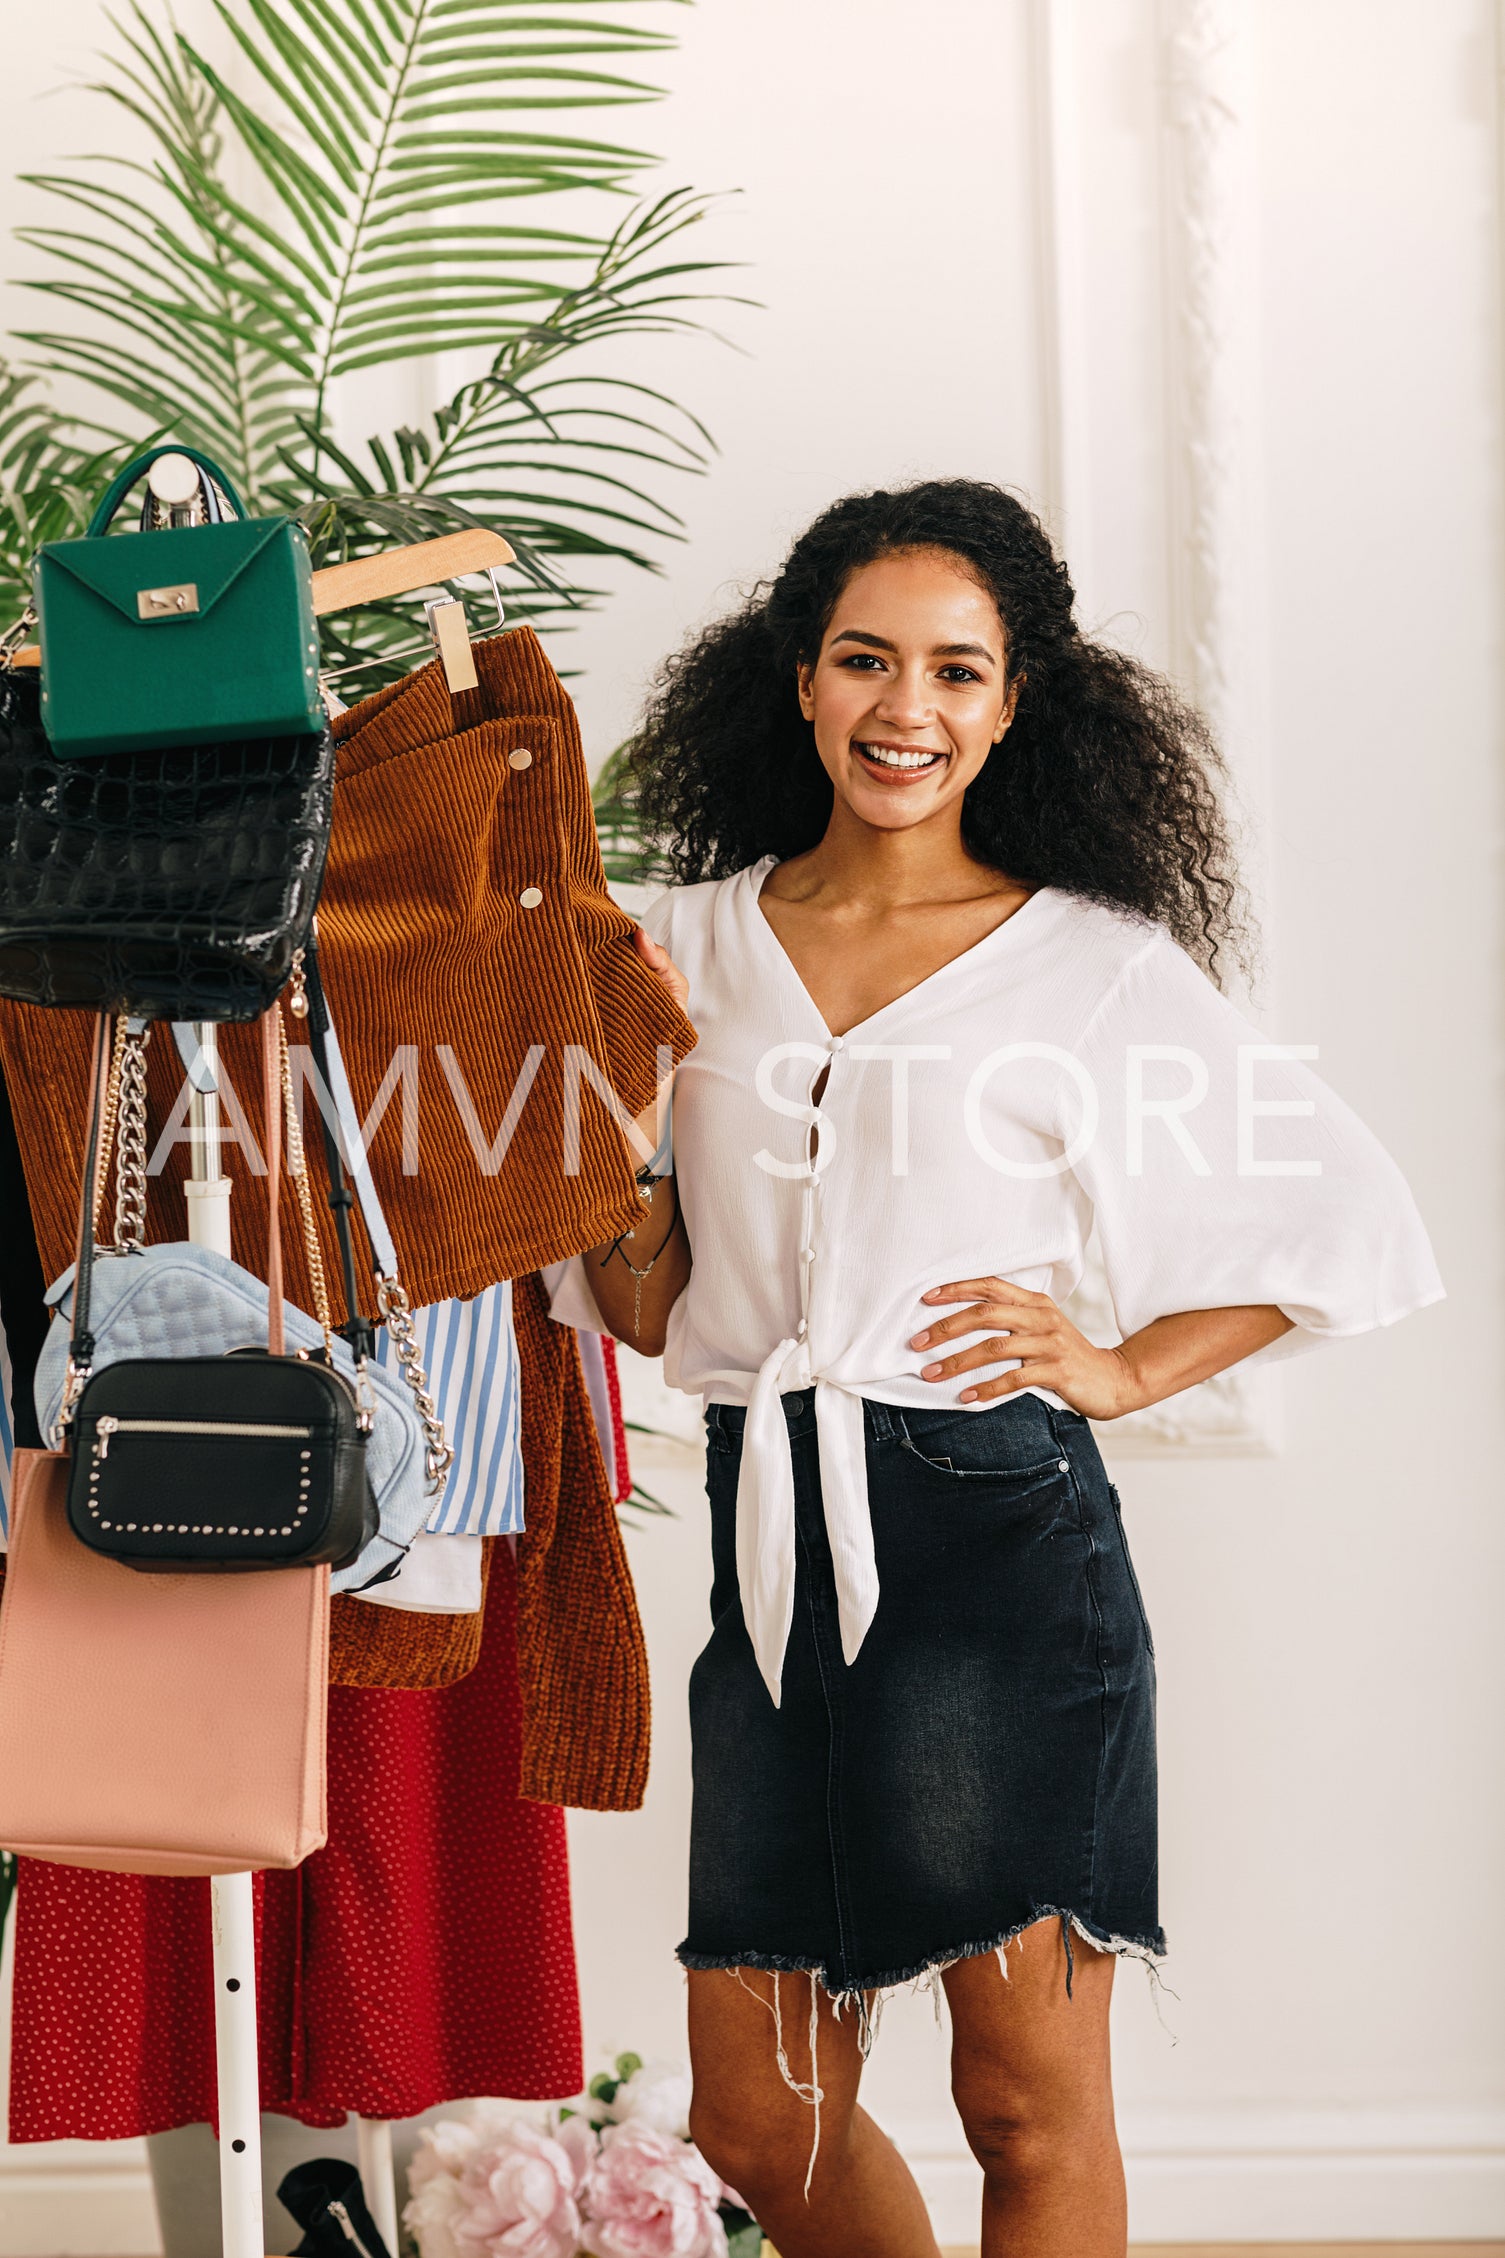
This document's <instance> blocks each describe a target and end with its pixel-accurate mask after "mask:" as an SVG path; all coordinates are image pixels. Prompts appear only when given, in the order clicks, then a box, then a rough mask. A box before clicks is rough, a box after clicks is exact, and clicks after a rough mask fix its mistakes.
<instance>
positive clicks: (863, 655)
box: [836, 651, 883, 674]
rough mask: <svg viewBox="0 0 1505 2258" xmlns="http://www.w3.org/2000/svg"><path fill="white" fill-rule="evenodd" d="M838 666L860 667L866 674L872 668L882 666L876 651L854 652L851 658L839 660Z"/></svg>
mask: <svg viewBox="0 0 1505 2258" xmlns="http://www.w3.org/2000/svg"><path fill="white" fill-rule="evenodd" d="M836 663H837V665H838V666H850V667H860V668H861V669H862V671H863V673H864V674H865V673H866V672H867V671H868V669H869V668H870V667H875V666H882V664H883V661H882V659H880V658H879V656H878V654H877V652H876V651H853V653H852V654H851V656H850V658H845V659H838V660H837V662H836Z"/></svg>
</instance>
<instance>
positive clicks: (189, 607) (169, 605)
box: [136, 580, 199, 619]
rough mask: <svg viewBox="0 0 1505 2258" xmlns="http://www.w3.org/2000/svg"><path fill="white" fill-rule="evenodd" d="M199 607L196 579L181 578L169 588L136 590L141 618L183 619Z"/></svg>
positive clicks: (138, 614) (137, 608)
mask: <svg viewBox="0 0 1505 2258" xmlns="http://www.w3.org/2000/svg"><path fill="white" fill-rule="evenodd" d="M198 608H199V589H198V582H197V581H196V580H179V581H175V582H174V583H173V584H172V585H171V586H170V587H167V588H140V589H138V590H137V592H136V612H137V616H138V617H139V618H141V619H181V618H182V617H183V616H184V615H185V614H186V613H188V612H196V611H197V610H198Z"/></svg>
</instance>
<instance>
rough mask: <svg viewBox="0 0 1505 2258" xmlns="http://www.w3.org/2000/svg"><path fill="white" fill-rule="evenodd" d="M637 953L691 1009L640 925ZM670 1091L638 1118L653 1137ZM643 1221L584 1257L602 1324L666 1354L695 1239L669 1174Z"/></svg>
mask: <svg viewBox="0 0 1505 2258" xmlns="http://www.w3.org/2000/svg"><path fill="white" fill-rule="evenodd" d="M634 938H635V940H636V943H637V949H638V954H639V955H640V956H641V957H642V959H643V961H644V963H645V964H646V965H647V966H648V968H649V970H650V971H651V972H654V973H656V974H657V976H658V978H659V979H660V980H661V981H662V982H663V984H664V986H665V987H666V988H667V989H668V991H669V993H670V995H671V996H672V997H673V998H674V1001H675V1002H676V1003H677V1004H678V1005H679V1008H680V1010H681V1011H683V1012H686V1013H688V1011H689V1008H690V1003H689V998H690V984H689V982H688V981H687V980H686V978H685V976H684V974H683V973H682V972H681V971H680V969H679V967H678V965H677V964H676V963H675V962H674V960H673V958H672V957H671V956H670V954H669V952H668V950H667V949H665V948H661V947H660V946H659V944H658V942H657V941H655V940H654V939H653V938H652V937H651V935H649V934H647V933H645V932H644V930H643V928H642V926H641V925H640V926H639V927H638V929H637V933H636V935H635V936H634ZM666 1095H667V1092H666V1091H665V1090H660V1092H659V1094H658V1097H657V1099H656V1100H655V1102H654V1104H653V1105H651V1106H650V1107H649V1108H648V1109H647V1111H646V1112H645V1113H643V1114H640V1115H639V1117H638V1122H637V1127H638V1129H639V1131H640V1132H641V1134H642V1136H643V1137H644V1138H645V1139H646V1140H647V1141H648V1142H649V1143H650V1144H652V1143H654V1142H655V1141H656V1140H657V1138H658V1135H659V1127H660V1119H661V1116H662V1111H663V1103H664V1099H665V1096H666ZM645 1189H646V1190H647V1191H648V1192H649V1194H650V1198H649V1200H648V1201H647V1202H645V1205H644V1209H643V1216H642V1220H641V1221H640V1222H639V1223H638V1224H636V1225H635V1226H634V1228H633V1229H632V1230H631V1231H630V1232H627V1233H625V1234H624V1235H623V1236H622V1237H621V1238H619V1239H612V1240H609V1241H608V1242H607V1244H606V1245H605V1246H600V1247H592V1248H591V1250H590V1251H589V1253H588V1254H586V1255H584V1256H582V1257H581V1260H582V1263H583V1266H584V1270H585V1275H586V1277H587V1278H588V1280H589V1281H590V1288H591V1292H592V1293H593V1294H594V1296H595V1300H596V1307H597V1309H599V1311H600V1312H601V1317H602V1321H603V1323H604V1324H605V1325H606V1327H607V1328H608V1330H609V1331H610V1332H612V1333H613V1334H615V1336H616V1338H617V1339H618V1340H619V1341H625V1342H626V1344H627V1346H628V1347H629V1348H632V1349H636V1350H638V1352H639V1353H640V1354H641V1355H643V1356H662V1355H663V1353H664V1337H665V1334H666V1332H667V1329H668V1324H669V1312H670V1310H671V1309H672V1308H673V1307H674V1304H675V1303H676V1302H677V1301H678V1299H679V1297H680V1295H681V1294H682V1293H683V1292H684V1290H685V1287H686V1285H687V1284H688V1283H689V1278H690V1263H691V1254H690V1241H689V1237H688V1235H687V1233H686V1231H685V1225H684V1217H683V1216H682V1215H681V1214H680V1212H679V1190H678V1187H677V1185H676V1184H675V1181H674V1178H673V1177H672V1176H661V1177H658V1178H656V1179H655V1180H654V1181H653V1183H652V1184H651V1185H649V1186H646V1187H645Z"/></svg>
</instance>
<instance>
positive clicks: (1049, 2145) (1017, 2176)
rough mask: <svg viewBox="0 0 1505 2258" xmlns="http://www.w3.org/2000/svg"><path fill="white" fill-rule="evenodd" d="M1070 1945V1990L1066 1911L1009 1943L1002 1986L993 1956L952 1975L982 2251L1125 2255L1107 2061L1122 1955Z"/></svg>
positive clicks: (957, 2073)
mask: <svg viewBox="0 0 1505 2258" xmlns="http://www.w3.org/2000/svg"><path fill="white" fill-rule="evenodd" d="M1071 1950H1072V1959H1073V1962H1074V1968H1073V1974H1072V1980H1071V1992H1072V1996H1071V1998H1070V1999H1068V1998H1067V1997H1066V1948H1065V1943H1064V1941H1063V1938H1062V1934H1061V1923H1060V1921H1059V1920H1057V1919H1050V1920H1045V1921H1038V1922H1036V1923H1035V1924H1034V1926H1033V1927H1031V1928H1028V1929H1026V1930H1025V1931H1024V1933H1023V1935H1022V1936H1021V1937H1018V1938H1016V1939H1015V1941H1014V1943H1013V1944H1011V1945H1010V1946H1009V1948H1008V1954H1007V1959H1008V1978H1007V1981H1005V1978H1004V1974H1003V1970H1002V1969H1001V1968H1000V1966H999V1963H998V1955H997V1954H996V1953H992V1952H984V1953H980V1954H979V1955H978V1956H977V1957H976V1958H975V1959H972V1960H959V1961H958V1962H957V1963H956V1965H955V1966H954V1967H952V1968H948V1969H947V1971H946V1974H945V1977H944V1979H943V1981H944V1983H945V1986H946V1997H947V1999H948V2000H949V2002H950V2005H951V2025H952V2046H951V2090H952V2092H953V2094H954V2095H955V2097H956V2105H957V2108H958V2110H959V2111H960V2112H961V2119H962V2124H963V2126H964V2127H965V2129H966V2135H967V2141H968V2145H969V2146H970V2148H971V2150H972V2153H973V2155H974V2156H975V2157H976V2158H977V2161H978V2162H979V2164H981V2166H982V2168H983V2173H984V2182H983V2204H982V2258H1022V2253H1024V2252H1026V2251H1027V2252H1028V2253H1029V2258H1124V2251H1125V2248H1126V2246H1127V2239H1128V2224H1127V2217H1126V2211H1125V2203H1124V2173H1123V2161H1122V2158H1121V2157H1120V2155H1119V2152H1118V2135H1117V2133H1116V2131H1115V2130H1114V2124H1113V2088H1112V2082H1111V2076H1110V2069H1109V2057H1108V2002H1109V2000H1110V1998H1111V1996H1112V1992H1113V1955H1112V1953H1109V1952H1098V1951H1096V1950H1094V1948H1093V1947H1092V1946H1090V1945H1087V1944H1084V1943H1083V1942H1082V1941H1081V1939H1080V1938H1079V1937H1076V1936H1073V1938H1072V1940H1071ZM914 2247H915V2248H916V2249H917V2250H918V2249H920V2248H922V2247H926V2246H924V2245H921V2244H918V2243H917V2244H916V2245H915V2246H914Z"/></svg>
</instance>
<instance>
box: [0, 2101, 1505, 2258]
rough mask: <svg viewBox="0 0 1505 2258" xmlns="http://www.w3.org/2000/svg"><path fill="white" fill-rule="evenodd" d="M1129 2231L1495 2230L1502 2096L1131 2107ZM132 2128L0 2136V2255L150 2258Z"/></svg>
mask: <svg viewBox="0 0 1505 2258" xmlns="http://www.w3.org/2000/svg"><path fill="white" fill-rule="evenodd" d="M888 2130H889V2131H890V2132H891V2133H892V2134H893V2135H894V2138H895V2139H896V2140H897V2141H898V2143H899V2146H900V2148H901V2149H902V2150H903V2152H904V2154H905V2156H906V2157H907V2158H908V2160H909V2162H910V2164H911V2165H912V2166H913V2168H914V2170H915V2172H916V2175H917V2177H918V2178H919V2181H920V2185H921V2187H922V2189H923V2191H924V2193H925V2197H926V2200H927V2202H928V2203H929V2204H930V2206H931V2210H932V2213H933V2216H934V2219H935V2225H936V2231H937V2234H938V2235H939V2237H940V2239H941V2240H942V2241H943V2242H967V2241H969V2240H971V2239H972V2238H973V2237H974V2236H975V2234H976V2231H977V2207H978V2201H979V2190H980V2187H981V2178H980V2175H979V2173H978V2169H977V2166H976V2164H975V2163H974V2162H973V2160H972V2158H971V2156H970V2155H969V2154H968V2152H967V2149H966V2145H965V2143H964V2141H963V2140H962V2137H961V2133H960V2129H959V2128H958V2126H957V2125H956V2124H955V2122H954V2121H948V2120H945V2119H941V2120H937V2121H933V2122H930V2121H918V2120H917V2121H915V2122H913V2123H897V2122H893V2121H890V2123H889V2125H888ZM1120 2132H1121V2137H1122V2140H1123V2146H1124V2157H1125V2163H1126V2167H1127V2171H1128V2178H1129V2216H1130V2225H1131V2231H1132V2233H1133V2234H1134V2236H1135V2237H1136V2239H1139V2240H1146V2239H1148V2240H1154V2241H1170V2242H1174V2241H1189V2240H1206V2239H1213V2240H1230V2241H1248V2240H1251V2239H1258V2240H1271V2241H1281V2240H1302V2241H1305V2240H1311V2239H1321V2238H1330V2239H1333V2240H1336V2241H1351V2240H1357V2239H1361V2238H1370V2237H1373V2238H1377V2239H1380V2240H1400V2239H1412V2238H1414V2239H1417V2240H1421V2239H1423V2238H1425V2239H1428V2240H1432V2239H1442V2240H1447V2239H1450V2238H1451V2239H1457V2240H1468V2239H1470V2238H1480V2237H1484V2236H1497V2235H1501V2234H1505V2110H1484V2109H1470V2108H1464V2107H1458V2108H1436V2107H1420V2106H1418V2107H1416V2108H1412V2109H1343V2108H1336V2107H1322V2106H1314V2107H1312V2108H1309V2109H1291V2108H1259V2107H1253V2106H1251V2107H1248V2108H1243V2107H1238V2106H1236V2105H1235V2106H1229V2107H1226V2108H1192V2109H1165V2110H1158V2111H1145V2110H1129V2111H1125V2112H1123V2113H1122V2114H1121V2123H1120ZM159 2249H160V2244H159V2242H158V2239H157V2230H156V2214H155V2211H154V2209H153V2205H152V2194H151V2180H150V2176H149V2174H148V2171H147V2167H146V2162H145V2157H144V2153H143V2151H142V2148H141V2144H140V2143H139V2142H134V2141H121V2142H105V2143H101V2144H99V2145H97V2146H96V2145H94V2144H91V2143H90V2142H87V2141H60V2142H57V2143H55V2144H52V2145H49V2146H47V2147H43V2148H35V2149H26V2148H4V2147H0V2258H59V2254H60V2253H62V2252H67V2253H70V2254H71V2258H153V2254H155V2253H156V2252H157V2251H158V2250H159Z"/></svg>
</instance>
